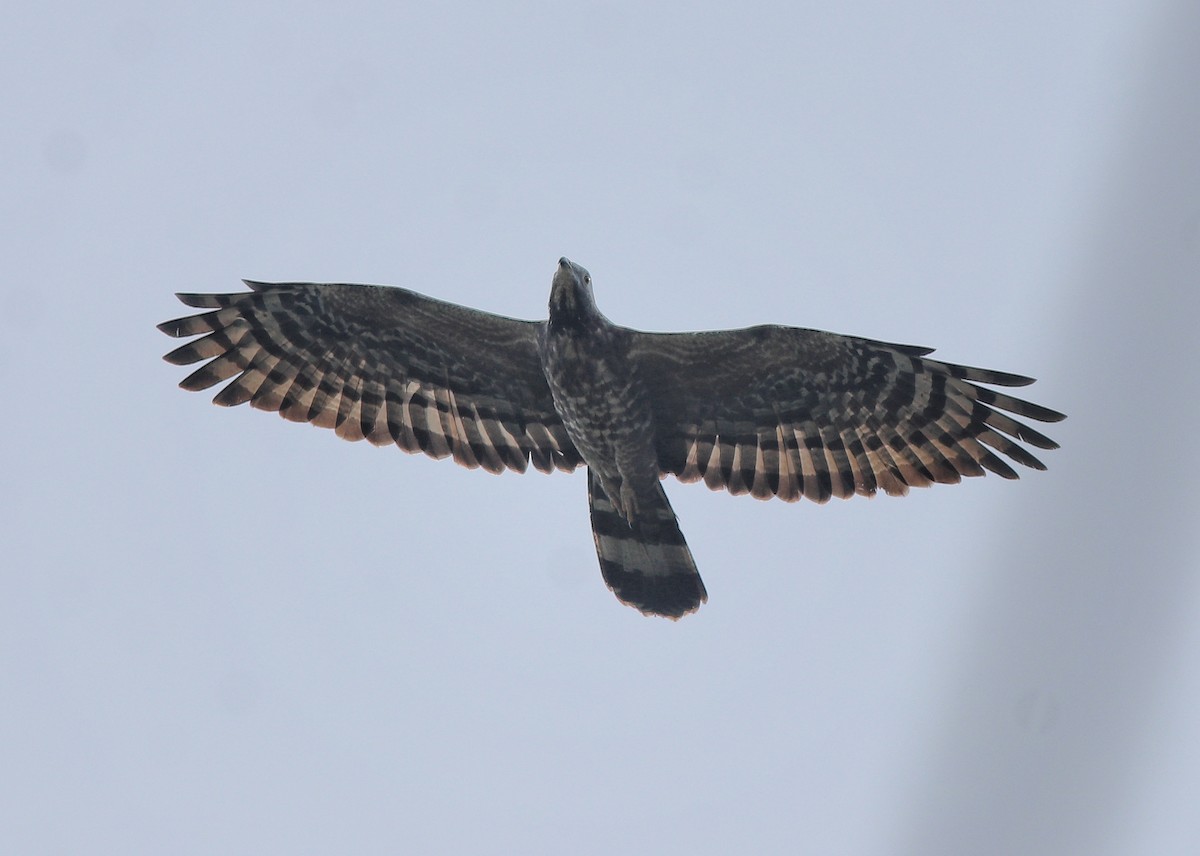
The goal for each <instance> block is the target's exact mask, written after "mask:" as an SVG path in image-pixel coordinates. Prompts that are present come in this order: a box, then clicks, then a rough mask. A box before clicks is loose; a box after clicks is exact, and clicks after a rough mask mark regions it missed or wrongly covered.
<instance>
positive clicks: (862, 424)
mask: <svg viewBox="0 0 1200 856" xmlns="http://www.w3.org/2000/svg"><path fill="white" fill-rule="evenodd" d="M246 285H248V286H249V287H250V291H248V292H241V293H237V294H180V295H178V297H179V299H180V300H181V301H183V303H185V304H186V305H188V306H191V307H195V308H198V309H204V310H208V311H205V312H203V313H201V314H196V315H190V316H187V317H184V318H178V319H176V320H174V321H166V322H164V323H162V324H160V325H158V326H159V329H160V330H162V331H163V332H164V333H166V334H167V335H169V336H175V337H187V336H199V337H200V338H197V339H193V340H192V341H190V342H188V343H186V344H184V345H182V346H181V347H179V348H177V349H175V350H173V351H171V352H170V353H168V354H167V355H166V357H165V359H166V360H167V361H168V362H170V363H174V364H176V365H188V364H192V363H197V362H201V361H205V360H206V361H207V362H206V363H205V364H204V365H202V366H200V367H199V368H198V369H197V370H195V371H194V372H193V373H192V374H190V375H188V376H187V377H186V378H185V379H184V380H183V381H182V382H181V383H180V386H181V387H183V388H184V389H187V390H202V389H207V388H209V387H212V386H214V385H215V384H218V383H220V382H222V381H227V380H230V379H231V378H232V379H233V380H232V382H230V383H229V384H228V385H226V386H225V387H224V388H223V389H221V390H220V392H218V393H217V394H216V397H215V398H214V399H213V401H214V402H215V403H217V404H221V405H227V406H230V405H236V404H244V403H246V402H249V403H250V405H251V406H252V407H256V408H258V409H260V410H274V411H278V412H279V414H280V415H281V416H283V417H284V418H285V419H290V420H292V421H295V422H311V423H313V424H314V425H319V426H321V427H323V428H332V429H334V431H335V432H336V433H337V435H338V436H339V437H344V438H345V439H347V440H362V439H364V438H365V439H367V440H370V441H371V442H372V443H375V444H377V445H388V444H395V445H397V446H399V447H400V448H401V449H403V450H405V451H406V452H424V453H425V454H427V455H430V456H432V457H434V458H445V457H453V458H454V460H455V461H456V462H458V463H459V464H462V465H463V466H466V467H472V468H474V467H482V468H483V469H485V470H487V471H488V472H492V473H499V472H502V471H504V470H506V469H508V470H515V471H517V472H524V471H525V470H526V469H527V467H528V466H529V464H532V465H533V466H534V467H535V468H536V469H538V470H541V471H542V472H547V473H548V472H552V471H553V470H556V469H558V470H563V471H566V472H570V471H572V470H575V469H576V468H578V467H580V466H586V467H587V476H588V478H587V486H588V503H589V507H590V510H591V522H592V533H593V535H594V536H595V542H596V552H597V554H598V556H599V559H600V570H601V573H602V574H603V577H604V581H605V582H606V583H607V584H608V586H609V588H611V589H612V591H613V592H614V593H615V594H616V596H617V598H618V599H620V600H621V601H622V602H623V603H626V604H629V605H630V606H633V607H636V608H637V609H639V610H641V612H643V613H644V614H647V615H662V616H666V617H668V618H672V619H677V618H679V617H681V616H683V615H686V614H688V613H690V612H693V611H695V610H696V609H697V608H699V606H700V604H702V603H704V602H705V601H706V600H707V599H708V595H707V593H706V592H705V589H704V583H703V582H702V581H701V579H700V574H699V572H698V571H697V569H696V563H695V561H694V560H693V558H692V553H691V551H690V550H689V549H688V545H687V542H686V541H685V540H684V538H683V533H682V532H681V531H680V529H679V523H678V521H677V519H676V517H675V512H674V511H673V510H672V508H671V504H670V502H668V500H667V496H666V493H665V492H664V491H663V487H662V482H661V480H662V479H663V478H664V477H665V476H666V475H667V474H672V475H674V476H676V477H677V478H678V479H679V480H680V481H683V482H694V481H699V480H701V479H703V480H704V482H705V484H707V485H708V486H709V487H710V488H712V489H714V490H720V489H725V490H728V491H729V492H730V493H733V494H744V493H749V494H750V495H751V496H754V497H757V498H759V499H769V498H770V497H779V498H780V499H783V500H785V501H787V502H793V501H795V500H798V499H799V498H800V497H807V498H808V499H811V500H815V501H816V502H825V501H826V500H828V499H829V498H830V497H841V498H846V497H851V496H854V495H856V494H858V495H862V496H871V495H873V494H875V493H876V492H877V491H880V490H882V491H883V492H884V493H887V494H892V495H901V494H905V493H907V492H908V489H909V488H910V487H924V486H926V485H930V484H933V483H935V482H938V483H956V482H958V481H960V480H961V479H962V477H963V476H980V475H983V474H984V473H985V471H990V472H993V473H996V474H998V475H1000V476H1003V477H1004V478H1010V479H1012V478H1017V473H1016V471H1014V470H1013V468H1012V467H1011V466H1010V465H1009V464H1008V462H1006V461H1005V460H1004V458H1008V459H1011V460H1012V461H1014V462H1016V463H1018V464H1022V465H1024V466H1026V467H1032V468H1034V469H1039V470H1042V469H1045V466H1044V465H1043V464H1042V462H1041V461H1039V460H1038V459H1037V458H1036V457H1034V455H1033V454H1031V453H1030V451H1029V450H1028V449H1027V448H1026V447H1025V446H1023V445H1021V444H1020V443H1018V441H1021V442H1023V443H1025V444H1028V445H1029V446H1033V447H1036V448H1039V449H1054V448H1057V444H1056V443H1055V442H1054V441H1053V440H1051V439H1050V438H1048V437H1046V436H1045V435H1043V434H1041V433H1040V432H1038V431H1036V430H1034V429H1033V428H1031V427H1029V426H1028V425H1026V424H1024V423H1023V422H1020V421H1018V420H1017V419H1015V418H1013V417H1014V416H1017V417H1024V418H1026V419H1033V420H1038V421H1042V422H1056V421H1058V420H1060V419H1062V418H1064V417H1063V414H1061V413H1058V412H1056V411H1054V410H1050V409H1048V408H1046V407H1042V406H1040V405H1037V404H1032V403H1030V402H1028V401H1024V400H1022V399H1020V398H1016V397H1013V396H1011V395H1008V394H1007V393H1004V392H1000V391H997V390H994V389H990V388H988V387H986V386H981V385H980V384H989V385H991V386H1000V387H1011V386H1024V385H1026V384H1029V383H1032V382H1033V379H1032V378H1028V377H1023V376H1021V375H1015V374H1008V373H1006V372H998V371H991V370H988V369H979V368H970V367H968V366H961V365H956V364H953V363H944V362H939V361H937V360H932V359H929V358H928V357H927V356H926V355H927V354H929V353H930V352H931V351H932V349H931V348H920V347H914V346H911V345H896V344H889V343H886V342H879V341H875V340H872V339H862V338H858V337H855V336H842V335H837V334H834V333H825V332H822V331H819V330H806V329H799V328H795V327H782V326H775V325H766V326H759V327H748V328H746V329H742V330H716V331H710V332H700V333H646V332H641V331H639V330H633V329H630V328H628V327H621V326H618V325H616V324H613V323H612V322H611V321H609V320H608V318H606V317H605V316H604V315H603V314H601V312H600V310H599V309H598V308H597V307H596V301H595V297H594V296H593V292H592V278H591V275H590V274H589V273H588V272H587V271H586V270H584V269H583V268H582V267H580V266H579V265H577V264H575V263H574V262H572V261H569V260H568V259H565V258H564V259H560V260H559V263H558V268H557V270H556V271H555V273H554V278H553V282H552V284H551V287H550V307H549V317H548V319H547V320H545V321H540V322H535V321H519V320H516V319H513V318H506V317H503V316H500V315H492V314H489V313H486V312H480V311H477V310H475V309H469V308H467V307H465V306H458V305H455V304H453V303H446V302H443V301H441V300H436V299H434V298H431V297H426V296H424V295H421V294H417V293H415V292H413V291H409V290H407V289H403V288H393V287H387V286H376V285H344V284H317V283H265V282H251V281H246ZM1010 414H1012V415H1010ZM1002 456H1003V457H1002Z"/></svg>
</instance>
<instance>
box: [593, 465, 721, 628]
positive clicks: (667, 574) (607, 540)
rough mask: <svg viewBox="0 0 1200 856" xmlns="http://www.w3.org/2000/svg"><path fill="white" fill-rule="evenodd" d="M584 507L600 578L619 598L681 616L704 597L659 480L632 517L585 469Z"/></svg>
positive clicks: (650, 610) (643, 608)
mask: <svg viewBox="0 0 1200 856" xmlns="http://www.w3.org/2000/svg"><path fill="white" fill-rule="evenodd" d="M588 508H589V509H590V510H591V515H592V535H593V536H594V537H595V539H596V554H597V555H598V556H599V557H600V572H601V573H602V574H603V575H604V582H606V583H607V584H608V587H609V588H610V589H612V590H613V594H615V595H616V596H617V599H618V600H620V601H621V602H622V603H627V604H629V605H630V606H632V607H636V608H637V609H639V610H641V611H642V612H643V613H644V614H646V615H664V616H666V617H667V618H672V619H675V618H681V617H683V616H685V615H687V614H688V613H689V612H695V611H696V610H697V609H699V608H700V604H702V603H704V602H705V601H706V600H708V592H706V591H705V590H704V582H703V581H702V580H701V579H700V572H699V571H698V570H696V562H695V560H694V559H693V558H692V551H691V550H689V549H688V545H687V542H686V541H684V540H683V533H682V532H681V531H679V521H678V520H677V519H676V517H675V512H674V511H673V510H672V509H671V503H670V502H668V501H667V494H666V492H665V491H664V490H663V488H662V485H661V484H656V485H655V494H654V499H653V500H652V501H651V502H649V503H647V502H646V500H645V498H639V501H638V509H637V514H636V519H635V520H634V521H633V522H630V521H627V520H626V519H625V518H624V517H622V516H621V515H620V514H618V513H617V510H616V508H614V507H613V504H612V502H611V501H610V500H609V498H608V494H607V493H605V492H604V488H603V487H602V486H601V485H600V480H599V479H597V478H596V477H595V476H593V475H592V471H591V470H590V469H589V470H588Z"/></svg>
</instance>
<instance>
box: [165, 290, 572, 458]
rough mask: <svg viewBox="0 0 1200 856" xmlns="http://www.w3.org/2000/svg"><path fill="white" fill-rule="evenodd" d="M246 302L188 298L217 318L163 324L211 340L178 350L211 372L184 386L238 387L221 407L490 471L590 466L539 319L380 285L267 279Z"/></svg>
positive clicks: (224, 393)
mask: <svg viewBox="0 0 1200 856" xmlns="http://www.w3.org/2000/svg"><path fill="white" fill-rule="evenodd" d="M246 284H247V285H248V286H250V288H251V289H252V290H251V291H249V292H242V293H239V294H180V295H178V297H179V299H180V300H181V301H183V302H184V303H185V304H187V305H188V306H193V307H196V308H200V309H208V310H212V311H209V312H205V313H203V314H199V315H192V316H189V317H186V318H179V319H176V320H174V321H167V322H164V323H162V324H160V325H158V326H159V329H160V330H162V331H163V332H164V333H166V334H168V335H170V336H175V337H185V336H200V337H201V338H199V339H195V340H193V341H191V342H188V343H187V344H185V345H183V346H181V347H179V348H177V349H175V350H174V351H172V352H170V353H169V354H167V355H166V357H165V359H166V360H167V361H168V362H171V363H174V364H176V365H189V364H191V363H197V362H200V361H203V360H208V361H209V362H207V363H205V365H203V366H201V367H200V368H199V369H197V370H196V371H195V372H193V373H192V374H191V375H189V376H188V377H187V378H185V379H184V380H183V381H182V382H181V383H180V386H182V387H183V388H184V389H187V390H202V389H207V388H209V387H211V386H214V385H216V384H218V383H221V382H222V381H226V380H229V379H230V378H233V380H232V382H231V383H229V384H228V385H227V386H226V387H224V388H223V389H222V390H221V391H220V392H219V393H217V395H216V397H215V398H214V399H213V401H214V402H215V403H217V404H221V405H226V406H232V405H237V404H244V403H246V402H249V403H250V405H251V406H252V407H256V408H259V409H261V410H275V411H278V412H279V413H280V415H282V416H283V417H284V418H285V419H290V420H292V421H295V422H311V423H313V424H315V425H318V426H321V427H323V428H333V429H334V430H335V431H336V432H337V434H338V436H340V437H343V438H345V439H347V440H361V439H364V438H365V439H367V440H369V441H370V442H372V443H374V444H376V445H386V444H390V443H395V444H396V445H397V446H399V447H400V448H401V449H404V450H405V451H407V452H424V453H426V454H428V455H430V456H432V457H434V458H444V457H448V456H452V457H453V458H454V460H455V461H457V462H458V463H460V464H462V465H464V466H467V467H472V468H474V467H482V468H484V469H485V470H488V471H489V472H494V473H496V472H501V471H503V470H505V469H509V470H515V471H517V472H524V471H525V470H526V468H527V466H528V464H529V463H532V464H533V466H534V467H535V468H537V469H539V470H541V471H543V472H551V471H552V470H554V469H559V470H564V471H571V470H574V469H575V468H576V467H578V466H579V465H580V464H581V463H582V459H581V458H580V456H579V453H578V452H577V451H576V449H575V446H574V445H573V444H572V442H571V440H570V438H569V437H568V436H567V433H566V429H565V428H564V427H563V424H562V420H561V419H560V418H559V416H558V414H557V413H556V412H555V409H554V402H553V400H552V398H551V394H550V390H549V388H548V387H547V385H546V378H545V375H544V373H543V372H542V367H541V363H540V361H539V358H538V353H537V330H538V328H539V326H540V325H539V324H536V323H534V322H530V321H518V320H516V319H512V318H504V317H502V316H499V315H492V314H489V313H485V312H479V311H476V310H473V309H468V308H466V307H464V306H458V305H456V304H453V303H446V302H444V301H441V300H435V299H433V298H431V297H425V296H423V295H420V294H416V293H415V292H412V291H408V290H407V289H402V288H391V287H382V286H373V285H328V284H315V283H262V282H251V281H246Z"/></svg>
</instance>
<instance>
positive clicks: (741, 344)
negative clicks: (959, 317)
mask: <svg viewBox="0 0 1200 856" xmlns="http://www.w3.org/2000/svg"><path fill="white" fill-rule="evenodd" d="M931 351H932V349H931V348H920V347H914V346H910V345H894V344H888V343H886V342H877V341H874V340H870V339H860V338H855V337H851V336H840V335H837V334H834V333H825V332H821V331H818V330H803V329H797V328H793V327H779V326H761V327H750V328H747V329H744V330H723V331H715V332H707V333H641V334H638V335H637V336H636V337H635V338H634V344H633V347H632V351H631V360H632V361H633V362H634V364H635V365H636V366H637V369H638V371H639V373H640V376H641V379H642V382H643V383H645V384H646V386H647V387H648V389H649V391H650V398H651V401H652V402H653V408H654V416H655V422H656V428H657V435H656V437H657V451H658V459H659V466H660V468H661V469H662V471H663V472H664V473H673V474H674V475H676V476H678V477H679V479H680V480H681V481H684V482H694V481H699V480H701V479H703V480H704V482H705V483H706V484H707V485H708V486H709V487H710V488H712V489H714V490H718V489H722V488H724V489H726V490H728V491H729V492H730V493H733V494H743V493H749V494H751V495H752V496H755V497H757V498H759V499H769V498H771V497H774V496H777V497H779V498H781V499H784V500H786V501H789V502H792V501H795V500H798V499H799V498H800V497H802V496H804V497H808V498H809V499H812V500H815V501H817V502H825V501H827V500H828V499H829V498H830V497H833V496H836V497H843V498H845V497H850V496H853V495H855V494H860V495H866V496H870V495H873V494H874V493H875V492H876V491H877V490H882V491H884V492H885V493H887V494H891V495H903V494H905V493H907V492H908V489H909V488H910V487H923V486H926V485H930V484H933V483H935V482H940V483H945V484H953V483H957V482H959V481H961V480H962V477H963V476H980V475H983V474H984V472H985V471H989V470H990V471H991V472H994V473H996V474H998V475H1000V476H1003V477H1004V478H1017V473H1016V471H1015V470H1014V469H1013V468H1012V467H1011V466H1009V464H1008V463H1007V462H1006V461H1005V460H1004V459H1003V458H1002V457H1000V456H1001V455H1003V456H1005V457H1007V458H1009V459H1011V460H1013V461H1015V462H1017V463H1019V464H1023V465H1024V466H1027V467H1032V468H1034V469H1038V470H1043V469H1045V466H1044V465H1043V464H1042V462H1041V461H1039V460H1038V459H1037V458H1036V457H1035V456H1034V455H1033V454H1031V453H1030V452H1029V451H1028V450H1027V449H1026V448H1025V447H1024V446H1022V445H1020V444H1019V443H1017V442H1016V441H1017V440H1020V441H1023V442H1025V443H1028V444H1029V445H1031V446H1034V447H1036V448H1039V449H1055V448H1057V447H1058V444H1057V443H1055V442H1054V441H1053V440H1051V439H1050V438H1048V437H1046V436H1045V435H1043V434H1041V433H1039V432H1038V431H1036V430H1034V429H1033V428H1030V427H1029V426H1028V425H1025V424H1024V423H1022V422H1019V421H1017V420H1016V419H1014V418H1012V416H1010V415H1009V414H1014V415H1016V416H1021V417H1026V418H1029V419H1035V420H1038V421H1042V422H1057V421H1058V420H1060V419H1063V418H1064V416H1063V414H1061V413H1058V412H1056V411H1054V410H1050V409H1048V408H1045V407H1041V406H1039V405H1036V404H1031V403H1030V402H1027V401H1024V400H1022V399H1019V398H1015V397H1013V396H1010V395H1007V394H1005V393H1002V392H997V391H995V390H991V389H987V388H986V387H981V386H979V385H978V384H981V383H984V384H992V385H996V386H1024V385H1026V384H1029V383H1032V382H1033V379H1032V378H1027V377H1023V376H1021V375H1014V374H1008V373H1005V372H997V371H990V370H987V369H978V368H971V367H967V366H959V365H954V364H951V363H943V362H938V361H936V360H931V359H927V358H925V355H926V354H928V353H930V352H931ZM997 453H999V454H997Z"/></svg>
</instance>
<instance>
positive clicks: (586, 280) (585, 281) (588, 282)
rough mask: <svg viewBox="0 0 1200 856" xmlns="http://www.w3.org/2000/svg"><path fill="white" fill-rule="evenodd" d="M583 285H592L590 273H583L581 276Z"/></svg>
mask: <svg viewBox="0 0 1200 856" xmlns="http://www.w3.org/2000/svg"><path fill="white" fill-rule="evenodd" d="M583 284H584V285H591V284H592V275H591V274H590V273H585V274H584V275H583Z"/></svg>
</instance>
